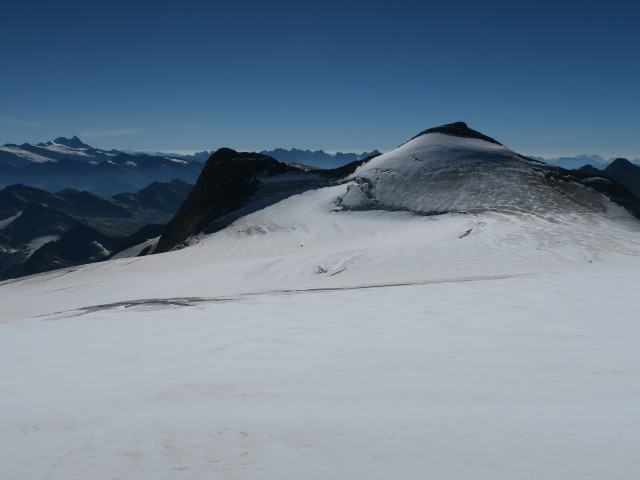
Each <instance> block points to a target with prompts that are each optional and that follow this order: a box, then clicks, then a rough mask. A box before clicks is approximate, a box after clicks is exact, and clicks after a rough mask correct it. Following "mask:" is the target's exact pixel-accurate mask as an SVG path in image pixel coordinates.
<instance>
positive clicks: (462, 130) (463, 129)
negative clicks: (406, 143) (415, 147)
mask: <svg viewBox="0 0 640 480" xmlns="http://www.w3.org/2000/svg"><path fill="white" fill-rule="evenodd" d="M428 133H444V134H445V135H453V136H456V137H469V138H478V139H480V140H484V141H485V142H490V143H495V144H497V145H502V144H501V143H500V142H498V141H497V140H495V139H494V138H491V137H488V136H486V135H484V134H482V133H480V132H478V131H476V130H473V129H472V128H469V127H468V126H467V124H466V123H464V122H454V123H447V124H445V125H440V126H439V127H434V128H429V129H427V130H423V131H422V132H420V133H419V134H418V135H416V136H415V137H413V138H412V139H411V140H413V139H414V138H417V137H420V136H422V135H426V134H428Z"/></svg>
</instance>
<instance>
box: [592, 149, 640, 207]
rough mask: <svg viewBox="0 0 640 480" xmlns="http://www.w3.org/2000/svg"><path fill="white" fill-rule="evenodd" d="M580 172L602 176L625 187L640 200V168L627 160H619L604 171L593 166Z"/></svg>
mask: <svg viewBox="0 0 640 480" xmlns="http://www.w3.org/2000/svg"><path fill="white" fill-rule="evenodd" d="M580 172H583V173H591V174H595V175H602V176H604V177H606V178H609V179H611V180H615V181H616V182H618V183H620V184H622V185H624V186H625V187H627V189H629V191H630V192H631V193H633V194H634V195H635V196H636V197H637V198H639V199H640V167H639V166H637V165H634V164H633V163H631V162H630V161H629V160H627V159H625V158H617V159H615V160H614V161H613V162H611V163H610V164H609V165H608V166H607V167H606V168H605V169H604V170H598V169H597V168H595V167H593V166H592V165H585V166H584V167H582V168H581V169H580Z"/></svg>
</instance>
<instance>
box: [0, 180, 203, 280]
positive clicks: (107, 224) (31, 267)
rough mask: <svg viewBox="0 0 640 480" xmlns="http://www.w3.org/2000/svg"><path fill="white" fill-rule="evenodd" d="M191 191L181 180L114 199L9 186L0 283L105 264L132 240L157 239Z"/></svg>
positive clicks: (2, 194)
mask: <svg viewBox="0 0 640 480" xmlns="http://www.w3.org/2000/svg"><path fill="white" fill-rule="evenodd" d="M191 188H192V185H190V184H187V183H185V182H183V181H181V180H173V181H171V182H169V183H161V182H155V183H153V184H151V185H149V186H148V187H146V188H144V189H142V190H141V191H140V192H138V193H131V194H123V195H120V196H116V197H117V198H111V197H105V196H102V195H98V194H95V193H91V192H86V191H83V192H81V191H77V190H72V189H65V190H62V191H60V192H58V193H49V192H46V191H44V190H40V189H37V188H33V187H26V186H24V185H12V186H10V187H6V188H4V189H3V190H0V207H1V209H0V279H2V278H9V277H13V276H19V275H26V274H30V273H37V272H44V271H47V270H50V269H52V268H60V267H62V266H70V265H79V264H82V263H88V262H92V261H96V260H101V259H104V258H106V257H107V256H109V255H111V254H112V253H113V252H114V251H118V250H120V249H122V248H124V247H125V246H127V245H129V244H131V243H132V242H134V243H135V242H138V243H139V242H141V241H144V240H146V239H148V238H153V237H157V236H159V235H160V233H161V232H162V229H163V228H164V224H165V223H166V222H167V221H168V220H169V219H170V218H171V216H172V215H173V213H174V212H175V211H176V210H177V208H178V206H179V205H180V204H181V203H182V202H183V201H184V199H185V198H186V197H187V195H188V193H189V191H190V190H191ZM78 224H82V227H81V228H80V227H78V228H76V226H77V225H78ZM70 232H71V233H70ZM95 232H97V233H95ZM80 233H82V235H80ZM88 237H91V238H90V240H87V238H88ZM76 241H77V242H79V243H77V245H76V247H77V248H74V247H73V245H74V242H76ZM93 242H97V244H100V245H102V247H103V248H99V247H98V246H97V244H96V243H93ZM49 243H52V244H55V245H50V244H49ZM45 247H46V248H45ZM42 249H44V250H42ZM40 250H42V252H41V251H40Z"/></svg>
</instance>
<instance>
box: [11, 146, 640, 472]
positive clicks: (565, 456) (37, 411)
mask: <svg viewBox="0 0 640 480" xmlns="http://www.w3.org/2000/svg"><path fill="white" fill-rule="evenodd" d="M456 164H457V166H456ZM537 168H538V166H537V165H536V164H533V163H531V162H528V161H526V160H523V159H521V158H519V157H517V156H516V155H515V154H514V153H513V152H511V151H510V150H508V149H507V148H506V147H502V146H499V145H494V144H489V143H487V142H484V141H482V140H476V139H466V138H458V137H451V136H447V135H442V134H428V135H424V136H421V137H418V138H416V139H414V140H412V141H411V142H408V143H407V144H405V145H403V146H402V147H400V148H399V149H398V150H395V151H394V152H391V153H389V154H385V155H383V156H381V157H378V158H376V159H374V160H373V161H371V162H369V163H368V164H366V165H364V166H363V167H361V168H360V169H359V170H357V171H356V172H355V173H354V174H353V176H352V178H351V179H350V182H348V183H346V184H343V185H338V186H334V187H328V188H323V189H319V190H312V191H308V192H305V193H303V194H301V195H295V196H293V197H290V198H288V199H286V200H283V201H281V202H279V203H277V204H275V205H272V206H270V207H267V208H265V209H263V210H260V211H258V212H255V213H252V214H250V215H247V216H244V217H241V218H239V219H238V220H236V221H235V222H234V223H233V224H232V225H230V226H229V227H227V228H226V229H224V230H221V231H219V232H217V233H215V234H212V235H208V236H203V237H201V238H199V239H197V240H196V241H194V242H193V244H192V245H191V246H190V247H187V248H185V249H183V250H179V251H175V252H170V253H167V254H162V255H154V256H149V257H140V258H121V259H117V260H113V261H109V262H104V263H99V264H92V265H88V266H85V267H81V268H75V269H66V270H59V271H55V272H49V273H46V274H43V275H38V276H33V277H26V278H23V279H16V280H12V281H6V282H4V283H2V284H0V302H1V306H2V319H3V323H2V324H0V329H1V331H0V378H1V379H2V382H1V383H0V416H1V422H0V438H1V442H2V446H3V448H2V450H1V453H0V456H1V457H2V458H1V460H2V462H1V464H2V466H3V467H2V469H3V474H4V476H6V478H21V479H44V478H50V479H65V480H68V479H86V478H100V479H102V478H104V479H113V478H121V479H154V480H155V479H158V478H170V479H173V478H176V479H179V478H188V479H218V478H219V479H255V478H265V479H298V478H305V479H327V478H331V479H367V480H368V479H389V478H394V479H396V478H397V479H415V478H433V479H470V478H473V479H510V480H511V479H539V478H549V479H563V480H567V479H584V478H615V479H637V478H639V476H640V458H639V456H638V454H637V446H638V444H640V368H639V365H640V349H638V344H639V342H640V329H639V328H638V313H637V311H638V308H637V305H638V303H637V300H636V295H637V285H638V280H639V277H640V275H639V274H638V272H639V271H640V270H639V267H640V260H639V259H640V228H639V224H638V222H637V220H635V219H633V218H632V217H631V216H630V215H629V214H628V213H627V212H626V211H625V210H623V209H622V208H620V207H618V206H616V205H614V204H612V203H611V202H609V201H608V200H607V199H606V198H605V197H604V196H602V195H600V194H597V193H595V192H593V191H591V190H589V189H587V188H585V187H582V186H579V185H573V184H567V185H566V186H565V187H562V189H559V187H557V186H555V187H554V186H552V185H550V184H549V183H548V182H545V181H544V178H543V172H540V171H538V170H537ZM540 168H542V167H540ZM447 185H448V186H447ZM456 189H457V191H456ZM474 189H475V190H474ZM433 212H439V214H438V215H434V214H432V213H433ZM443 212H444V213H443Z"/></svg>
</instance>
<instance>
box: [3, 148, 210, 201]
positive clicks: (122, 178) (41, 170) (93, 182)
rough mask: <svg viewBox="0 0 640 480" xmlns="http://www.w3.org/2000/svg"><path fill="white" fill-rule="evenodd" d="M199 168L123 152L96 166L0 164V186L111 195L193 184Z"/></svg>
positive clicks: (184, 162) (189, 163) (76, 163)
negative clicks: (174, 182) (177, 181)
mask: <svg viewBox="0 0 640 480" xmlns="http://www.w3.org/2000/svg"><path fill="white" fill-rule="evenodd" d="M201 168H202V164H201V163H199V162H195V161H189V160H181V159H171V158H166V157H151V156H148V155H138V156H135V155H127V154H125V153H120V154H118V155H115V156H112V157H110V158H109V159H108V160H105V161H102V162H100V163H97V164H91V163H86V162H79V161H76V160H66V159H63V160H59V161H57V162H45V163H30V164H29V165H27V166H24V167H12V166H10V165H6V164H3V163H0V187H1V186H3V185H4V186H6V185H13V184H16V183H20V184H23V185H27V186H31V187H36V188H40V189H42V190H47V191H50V192H56V191H59V190H63V189H67V188H72V189H74V190H87V191H90V192H94V193H99V194H102V195H115V194H118V193H125V192H136V191H138V190H140V189H141V188H144V187H145V186H147V185H149V184H150V183H152V182H154V181H157V182H168V181H171V180H173V179H175V178H177V179H180V180H182V181H184V182H187V183H192V184H193V183H194V182H195V180H196V179H197V177H198V175H199V173H200V170H201Z"/></svg>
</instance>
